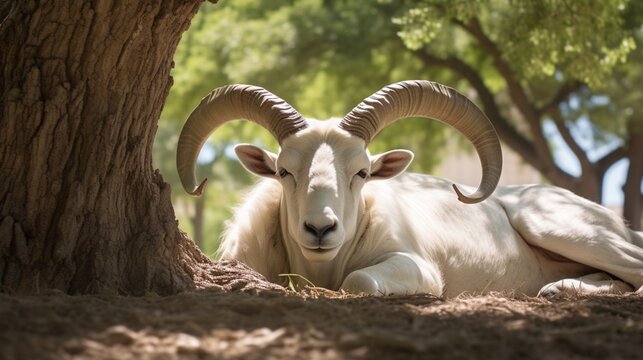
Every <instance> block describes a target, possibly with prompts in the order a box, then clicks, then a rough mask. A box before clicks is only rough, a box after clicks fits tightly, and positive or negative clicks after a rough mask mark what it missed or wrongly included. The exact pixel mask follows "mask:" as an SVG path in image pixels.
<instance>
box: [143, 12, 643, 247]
mask: <svg viewBox="0 0 643 360" xmlns="http://www.w3.org/2000/svg"><path fill="white" fill-rule="evenodd" d="M642 23H643V2H642V1H638V0H636V1H615V0H592V1H590V0H574V1H571V0H567V1H562V0H548V1H542V0H524V1H511V0H504V1H500V0H488V1H483V0H479V1H475V0H471V1H458V0H424V1H394V0H379V1H376V0H373V1H363V0H352V1H351V0H344V1H332V0H297V1H295V0H291V1H282V0H271V1H261V0H235V1H231V0H220V1H219V3H218V4H211V3H208V2H206V3H204V5H203V6H202V8H201V10H200V11H199V13H198V14H197V15H196V17H195V18H194V20H193V22H192V25H191V27H190V28H189V30H188V31H187V32H186V33H185V34H184V35H183V39H182V40H181V43H180V44H179V48H178V50H177V52H176V55H175V59H174V61H175V69H174V71H173V74H172V75H173V78H174V86H173V87H172V89H171V92H170V94H169V96H168V98H167V102H166V105H165V108H164V111H163V114H162V116H161V120H160V122H159V128H158V131H157V135H156V141H155V144H154V162H155V164H154V165H155V167H157V168H159V169H160V170H161V173H162V174H163V177H164V179H165V181H166V182H168V183H170V184H171V186H172V196H173V202H174V207H175V210H176V215H177V218H178V219H179V223H180V227H181V228H182V229H183V230H184V231H185V232H187V233H188V234H189V235H190V237H191V238H192V239H194V240H195V242H196V243H197V244H198V245H199V246H200V247H201V249H202V250H203V251H204V252H205V253H206V254H208V255H210V256H214V252H215V251H216V248H217V246H218V240H219V236H220V233H221V231H222V230H223V228H224V223H225V221H226V219H228V218H229V217H230V216H231V213H232V211H233V207H234V205H235V204H236V203H238V202H239V200H240V199H241V197H242V196H243V193H244V192H245V191H246V190H247V188H248V186H249V185H251V184H253V183H255V182H256V181H258V179H257V178H255V177H253V176H251V175H250V174H249V173H247V172H246V171H245V170H244V169H243V168H242V167H241V165H240V164H239V163H238V161H237V160H236V156H235V155H234V152H233V151H232V147H233V146H234V145H235V144H237V143H241V142H249V143H254V144H257V145H261V146H264V147H266V148H268V149H269V150H271V151H275V152H276V151H277V144H276V142H275V141H274V140H273V139H272V138H271V137H270V135H269V134H268V133H267V132H266V131H265V130H264V129H262V128H261V127H259V126H257V125H255V124H252V123H247V122H242V121H235V122H231V123H228V124H227V125H225V126H223V127H222V128H221V129H220V130H219V131H217V133H216V134H214V135H213V136H212V137H211V138H210V139H209V141H208V142H207V144H206V146H205V147H204V149H203V150H202V151H201V155H200V157H199V160H198V172H197V174H198V178H202V177H208V179H209V182H208V187H207V191H206V192H205V194H204V195H203V196H202V197H200V198H193V197H190V196H188V195H186V193H185V192H184V191H183V189H182V187H181V185H180V182H179V180H178V175H177V173H176V166H175V156H176V152H175V151H176V143H177V140H178V135H179V132H180V130H181V126H182V125H183V123H184V121H185V119H186V118H187V116H188V115H189V113H190V112H191V110H192V109H193V108H194V107H195V106H196V104H197V103H198V102H199V101H200V100H201V99H202V98H203V97H204V96H205V95H207V94H208V93H209V92H210V91H211V90H212V89H214V88H216V87H219V86H223V85H226V84H232V83H246V84H253V85H258V86H262V87H264V88H266V89H268V90H269V91H271V92H273V93H275V94H277V95H278V96H280V97H282V98H283V99H285V100H286V101H287V102H289V103H290V104H291V105H293V106H294V107H295V108H296V109H297V110H298V111H299V112H300V113H302V114H303V115H304V116H306V117H312V118H317V119H327V118H329V117H342V116H343V115H344V114H346V113H347V112H348V111H350V110H351V109H352V108H353V107H354V106H355V105H356V104H358V103H359V102H360V101H361V100H362V99H364V98H365V97H367V96H368V95H370V94H372V93H373V92H375V91H377V90H379V89H380V88H381V87H383V86H385V85H387V84H390V83H392V82H396V81H400V80H408V79H427V80H433V81H437V82H441V83H443V84H446V85H449V86H451V87H454V88H456V89H458V90H459V91H460V92H462V93H464V94H465V95H467V96H468V97H469V98H471V99H472V100H474V101H475V102H476V103H477V104H478V105H479V106H480V107H481V108H482V109H483V110H484V111H485V113H486V114H487V116H489V118H490V119H491V121H492V122H493V123H494V125H495V126H496V129H497V130H498V133H499V135H500V137H501V140H502V142H503V153H504V168H503V175H502V178H501V184H522V183H551V184H555V185H558V186H562V187H565V188H568V189H570V190H572V191H575V192H577V193H579V194H580V195H582V196H584V197H586V198H589V199H591V200H594V201H596V202H599V203H602V204H604V205H606V206H608V207H610V208H613V209H615V211H617V212H619V213H620V214H623V216H624V217H625V218H626V219H627V220H628V221H629V222H630V224H631V226H632V227H633V228H639V229H640V226H641V207H642V204H643V196H642V195H641V193H642V191H643V185H642V184H641V176H642V174H643V86H642V85H641V84H643V66H642V64H643V26H642ZM391 148H407V149H410V150H412V151H414V152H415V154H416V158H415V160H414V163H413V165H412V167H411V169H410V170H411V171H416V172H424V173H431V174H433V175H436V176H442V177H446V178H449V179H451V180H453V181H455V182H458V183H463V184H467V185H477V184H478V181H479V177H480V165H479V163H478V159H477V157H476V155H475V153H474V152H473V149H472V147H471V146H470V145H469V144H468V143H467V142H466V140H464V139H463V138H462V137H461V136H459V134H458V133H457V132H455V131H453V130H451V129H450V128H448V127H446V126H444V125H442V124H440V123H438V122H435V121H425V120H421V119H411V120H408V121H403V122H398V123H396V124H394V125H392V126H390V127H388V128H387V129H386V130H385V131H384V132H383V133H381V134H380V135H379V136H378V138H377V139H376V140H375V141H374V142H373V143H372V144H371V145H370V146H369V149H370V150H371V152H372V153H377V152H381V151H385V150H388V149H391Z"/></svg>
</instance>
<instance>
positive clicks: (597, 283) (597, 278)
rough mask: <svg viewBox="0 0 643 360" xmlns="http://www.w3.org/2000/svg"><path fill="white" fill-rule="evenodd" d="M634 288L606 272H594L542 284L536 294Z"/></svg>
mask: <svg viewBox="0 0 643 360" xmlns="http://www.w3.org/2000/svg"><path fill="white" fill-rule="evenodd" d="M632 290H634V289H633V288H632V287H631V286H630V285H628V284H626V283H624V282H622V281H620V280H615V279H613V278H612V277H611V276H609V275H608V274H606V273H603V272H601V273H594V274H590V275H585V276H582V277H580V278H578V279H563V280H559V281H555V282H553V283H550V284H547V285H545V286H543V288H542V289H540V291H539V292H538V296H545V297H550V296H554V295H558V294H561V293H563V294H599V293H600V294H622V293H626V292H630V291H632Z"/></svg>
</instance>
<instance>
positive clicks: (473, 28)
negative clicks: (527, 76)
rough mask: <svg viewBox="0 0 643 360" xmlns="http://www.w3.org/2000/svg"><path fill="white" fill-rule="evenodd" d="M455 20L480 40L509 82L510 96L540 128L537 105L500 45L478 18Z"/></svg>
mask: <svg viewBox="0 0 643 360" xmlns="http://www.w3.org/2000/svg"><path fill="white" fill-rule="evenodd" d="M453 22H454V23H455V24H456V25H458V26H460V27H461V28H462V29H464V30H465V31H466V32H468V33H469V34H470V35H471V36H473V38H474V39H476V40H477V41H478V44H480V47H481V48H482V50H484V52H486V53H487V54H488V55H489V56H491V59H493V64H494V67H495V68H496V70H498V73H499V74H500V75H501V76H502V78H503V79H504V80H505V82H506V83H507V87H508V90H509V96H511V99H512V101H513V102H514V104H516V107H517V108H518V109H519V110H520V112H521V113H522V114H523V116H524V117H525V119H526V120H527V122H528V123H529V124H530V125H531V127H532V130H535V128H540V116H539V114H538V111H537V110H536V107H535V106H534V105H533V103H532V102H531V100H529V97H528V96H527V93H526V92H525V89H524V88H523V87H522V85H520V82H519V81H518V79H516V77H515V75H514V73H513V70H511V66H509V63H507V62H506V61H505V59H504V58H503V57H502V52H501V51H500V49H498V46H496V44H495V43H494V42H493V41H492V40H491V39H490V38H489V37H488V36H487V34H485V32H484V30H483V29H482V25H481V24H480V22H479V21H478V19H477V18H472V19H471V20H470V21H469V23H464V22H462V21H460V20H457V19H454V20H453Z"/></svg>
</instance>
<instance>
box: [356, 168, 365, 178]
mask: <svg viewBox="0 0 643 360" xmlns="http://www.w3.org/2000/svg"><path fill="white" fill-rule="evenodd" d="M355 175H357V176H359V177H361V178H362V179H366V176H368V171H367V170H366V169H362V170H360V171H359V172H357V174H355Z"/></svg>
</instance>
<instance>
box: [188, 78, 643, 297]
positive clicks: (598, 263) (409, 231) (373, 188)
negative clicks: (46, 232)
mask: <svg viewBox="0 0 643 360" xmlns="http://www.w3.org/2000/svg"><path fill="white" fill-rule="evenodd" d="M409 116H421V117H425V118H432V119H438V120H440V121H443V122H445V123H447V124H449V125H451V126H452V127H454V128H456V129H457V130H458V131H459V132H460V133H461V134H462V135H464V136H465V137H466V138H467V139H468V140H469V141H470V142H471V143H472V144H473V146H474V148H475V149H476V152H477V153H478V155H479V157H480V162H481V164H482V178H481V181H480V184H479V186H478V188H477V189H476V190H474V189H464V190H463V189H461V187H459V186H453V188H452V185H451V184H450V183H449V182H448V181H446V180H443V179H438V178H434V177H431V176H428V175H419V174H409V173H404V171H405V169H406V168H407V166H408V165H409V163H410V162H411V161H412V159H413V153H412V152H410V151H408V150H391V151H388V152H385V153H383V154H378V155H371V154H370V153H369V152H368V150H367V145H368V143H369V142H370V141H371V139H372V138H373V137H374V136H376V135H377V133H378V132H379V131H380V130H382V129H383V128H384V127H386V126H387V125H388V124H390V123H392V122H394V121H397V120H399V119H403V118H406V117H409ZM239 117H241V118H244V119H250V120H252V121H255V122H257V123H259V124H262V125H263V126H264V127H266V129H268V130H269V131H271V132H272V133H273V135H274V136H275V138H276V139H277V140H278V141H279V144H280V146H281V147H280V152H279V153H278V154H273V153H271V152H268V151H266V150H264V149H261V148H259V147H257V146H254V145H248V144H245V145H238V146H237V147H236V148H235V151H236V152H237V155H238V156H239V159H240V161H241V162H242V163H243V165H244V166H245V167H246V168H247V169H248V170H249V171H251V172H253V173H254V174H257V175H259V176H262V177H266V178H268V180H265V181H264V182H262V183H261V184H259V185H258V186H257V188H255V189H254V190H253V191H252V192H251V194H250V195H249V197H248V198H247V199H246V201H245V203H244V204H243V205H242V206H241V207H240V209H238V210H237V212H236V214H235V217H234V219H233V221H232V222H231V224H230V225H229V227H228V229H227V231H226V233H225V235H224V237H223V242H222V244H221V255H222V256H223V257H224V258H231V259H237V260H241V261H243V262H245V263H247V264H248V265H250V266H251V267H253V268H255V269H256V270H257V271H259V272H260V273H262V274H264V275H265V276H266V277H267V278H268V279H270V280H272V281H280V279H279V277H278V275H279V274H282V273H296V274H299V275H302V276H304V277H306V278H307V279H309V280H310V281H312V282H313V283H315V284H316V285H318V286H323V287H327V288H330V289H339V288H341V289H346V290H352V291H357V292H365V293H370V294H376V295H377V294H407V293H416V292H426V293H431V294H435V295H445V296H454V295H457V294H460V293H462V292H486V291H499V290H504V291H516V292H521V293H525V294H530V295H533V294H537V293H540V294H545V295H551V294H556V293H559V292H561V291H567V290H572V291H581V292H586V293H592V292H599V291H606V292H623V291H631V290H633V289H639V290H638V291H639V292H643V236H641V234H640V233H635V232H632V231H630V230H628V229H627V227H626V226H625V225H624V224H623V222H622V221H621V219H619V218H618V217H617V216H616V215H615V214H613V213H612V212H610V211H609V210H607V209H605V208H602V207H601V206H599V205H596V204H594V203H592V202H590V201H587V200H584V199H582V198H580V197H578V196H575V195H573V194H572V193H571V192H569V191H566V190H562V189H560V188H556V187H548V186H540V185H534V186H515V187H504V188H498V189H496V185H497V183H498V179H499V178H500V171H501V168H502V152H501V149H500V142H499V141H498V138H497V135H496V132H495V130H494V129H493V125H492V124H491V123H490V122H489V120H488V119H487V118H486V117H485V116H484V114H483V113H482V112H481V111H480V110H479V109H478V108H477V107H476V106H475V105H474V104H473V103H472V102H471V101H470V100H468V99H467V98H466V97H464V96H463V95H462V94H459V93H457V92H456V91H455V90H453V89H450V88H447V87H445V86H443V85H440V84H437V83H433V82H429V81H422V80H419V81H404V82H400V83H396V84H392V85H389V86H386V87H384V88H382V90H380V91H378V92H376V93H375V94H373V95H371V96H370V97H368V98H366V99H365V100H364V101H363V102H362V103H361V104H359V105H358V106H356V107H355V108H354V109H353V110H352V111H351V112H350V113H348V114H347V115H346V116H345V117H344V118H343V119H335V120H329V121H317V120H309V119H305V118H303V117H302V116H301V115H300V114H299V113H297V112H296V111H295V110H294V109H293V108H292V107H291V106H289V105H288V104H287V103H285V102H284V101H283V100H281V99H279V98H278V97H276V96H275V95H273V94H270V93H268V92H267V91H265V90H264V89H261V88H256V87H252V86H247V85H232V86H228V87H223V88H219V89H217V90H215V91H213V92H212V93H211V94H210V95H209V96H208V97H206V98H205V99H204V100H203V101H202V103H201V104H200V105H199V106H198V107H197V108H196V109H195V110H194V111H193V112H192V114H191V115H190V118H189V119H188V121H187V123H186V125H185V127H184V128H183V131H182V133H181V136H180V139H179V146H178V148H179V151H178V153H177V166H178V169H179V174H180V175H181V179H182V181H183V185H184V187H185V188H186V190H187V191H188V192H189V193H191V194H197V195H198V194H200V193H201V191H202V190H203V186H204V184H205V181H203V182H201V183H200V184H199V185H197V183H196V178H195V176H194V167H195V164H196V157H197V155H198V152H199V149H200V148H201V146H202V144H203V142H204V141H205V139H206V138H207V136H208V135H209V134H210V133H211V132H212V131H213V130H214V129H216V128H217V127H218V126H219V125H221V124H223V123H225V122H226V121H229V120H232V119H236V118H239ZM400 174H401V175H400ZM398 175H399V176H398ZM494 190H495V192H494ZM453 191H455V194H454V193H453ZM456 195H457V196H456ZM485 199H486V200H485ZM608 274H609V275H608ZM612 276H614V277H615V278H612Z"/></svg>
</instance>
